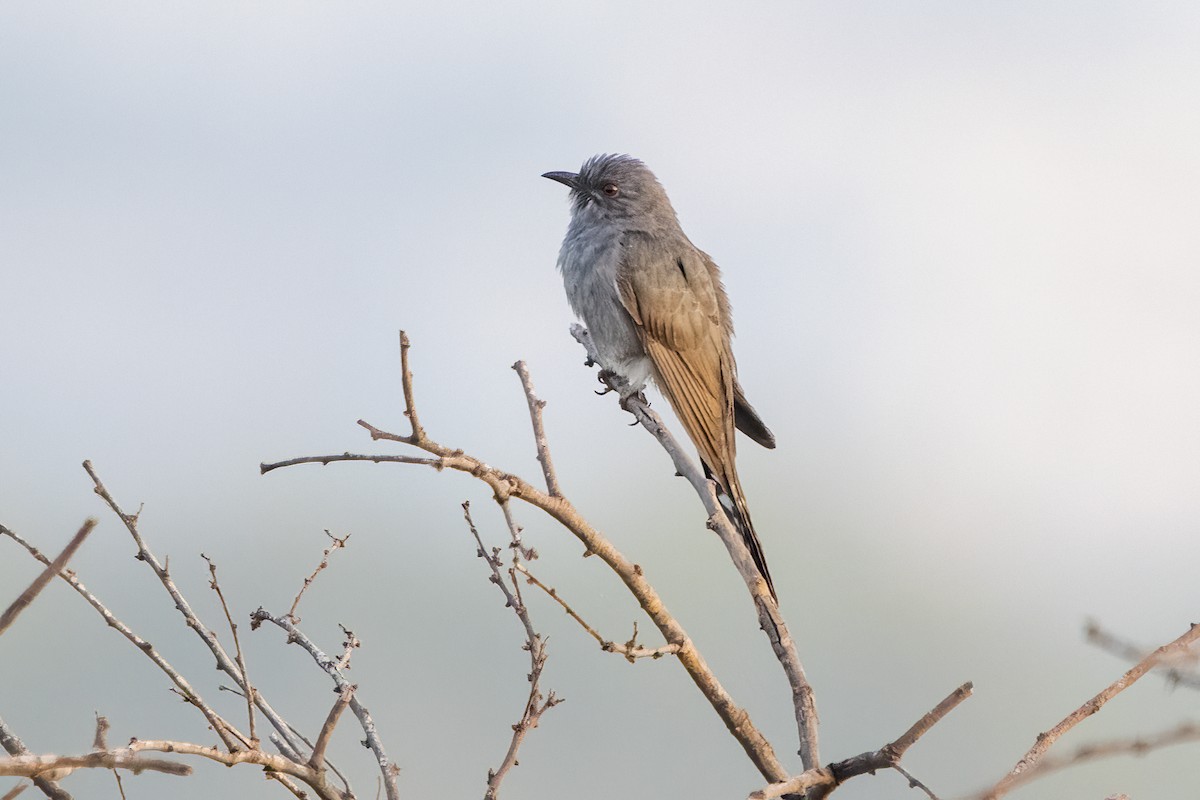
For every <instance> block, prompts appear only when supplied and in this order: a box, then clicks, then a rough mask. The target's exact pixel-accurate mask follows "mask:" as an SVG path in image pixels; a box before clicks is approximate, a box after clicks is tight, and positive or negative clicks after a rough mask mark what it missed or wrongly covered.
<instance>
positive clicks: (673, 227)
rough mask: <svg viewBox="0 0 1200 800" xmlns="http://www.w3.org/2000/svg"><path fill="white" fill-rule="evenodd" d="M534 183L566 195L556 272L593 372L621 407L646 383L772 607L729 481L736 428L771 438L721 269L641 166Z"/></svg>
mask: <svg viewBox="0 0 1200 800" xmlns="http://www.w3.org/2000/svg"><path fill="white" fill-rule="evenodd" d="M542 177H543V178H549V179H550V180H553V181H557V182H559V183H561V184H564V185H566V186H567V187H568V188H570V190H571V192H570V201H571V220H570V223H569V225H568V226H567V233H566V236H565V237H564V239H563V243H562V248H561V249H560V250H559V255H558V269H559V271H560V272H561V273H562V278H563V284H564V286H565V288H566V292H567V300H568V302H569V303H570V306H571V309H572V310H573V311H574V312H575V314H576V315H577V316H578V317H579V318H580V319H582V320H583V323H584V325H586V326H587V328H588V331H589V333H590V335H591V339H592V342H593V344H594V345H595V349H596V353H597V355H598V357H599V361H600V366H601V368H602V369H604V370H607V371H608V372H610V373H613V374H615V375H617V376H619V377H620V378H621V379H622V380H623V381H624V382H625V384H626V389H623V390H622V394H623V398H622V399H623V400H624V399H626V398H628V397H629V396H632V395H634V394H636V393H638V392H641V391H642V390H643V389H644V388H645V386H646V385H647V383H648V382H649V381H653V382H654V384H655V385H657V386H658V388H659V390H660V391H661V392H662V394H663V396H664V397H666V399H667V402H669V403H670V404H671V407H672V408H673V409H674V411H675V415H676V416H677V417H678V418H679V421H680V423H681V424H682V425H683V428H684V430H685V431H686V432H687V434H688V437H689V438H690V439H691V440H692V443H693V444H694V445H695V446H696V449H697V450H698V451H699V454H700V460H701V462H702V463H703V465H704V471H705V475H706V476H707V477H708V478H710V479H712V480H714V481H716V483H717V485H718V486H719V487H720V492H719V493H718V495H719V497H720V499H721V504H722V507H723V508H724V509H725V510H726V512H727V514H728V516H729V518H730V520H731V521H732V522H733V524H734V526H735V527H736V528H737V529H738V532H739V533H740V534H741V536H742V540H743V541H744V542H745V544H746V547H747V549H748V550H749V551H750V556H751V558H752V559H753V560H754V564H755V566H756V567H757V568H758V572H759V574H760V575H762V578H763V580H764V581H765V582H766V585H767V588H768V589H769V590H770V592H771V597H772V598H774V599H775V601H776V602H778V595H777V594H776V592H775V584H774V581H772V579H771V573H770V571H769V570H768V568H767V560H766V556H765V555H764V554H763V549H762V544H761V543H760V542H759V539H758V535H757V534H756V533H755V530H754V524H753V523H752V522H751V520H750V509H749V507H748V505H747V503H746V495H745V492H744V491H743V490H742V484H741V481H740V480H739V479H738V473H737V465H736V463H735V459H736V456H737V443H736V441H735V439H734V429H735V428H736V429H737V430H740V431H741V432H742V433H744V434H745V435H747V436H748V437H750V439H752V440H753V441H755V442H757V443H758V444H760V445H762V446H763V447H766V448H769V449H774V448H775V435H774V434H773V433H771V431H770V429H769V428H768V427H767V426H766V425H765V424H764V423H763V421H762V419H761V418H760V417H759V415H758V412H756V411H755V410H754V407H753V406H752V405H750V402H749V401H748V400H747V399H746V395H745V392H743V390H742V387H741V384H740V383H739V382H738V377H737V363H736V361H735V360H734V357H733V348H732V342H731V339H732V337H733V321H732V319H731V316H730V307H729V298H728V296H727V295H726V293H725V287H724V285H723V284H722V283H721V271H720V269H718V267H717V265H716V263H715V262H714V261H713V260H712V258H710V257H709V256H708V254H707V253H705V252H704V251H703V250H700V249H699V248H698V247H696V246H695V245H694V244H692V242H691V240H690V239H688V237H687V235H686V234H685V233H684V232H683V228H682V227H680V224H679V219H678V217H677V216H676V213H675V209H674V207H673V206H672V205H671V201H670V200H669V199H668V198H667V193H666V190H665V189H663V186H662V184H661V183H659V181H658V178H656V177H655V176H654V173H653V172H651V171H650V169H649V168H648V167H647V166H646V165H645V164H644V163H642V162H641V161H640V160H638V159H636V158H634V157H632V156H629V155H619V154H601V155H596V156H593V157H592V158H589V159H588V160H587V161H585V162H584V164H583V166H582V167H581V168H580V169H579V172H547V173H544V174H543V175H542Z"/></svg>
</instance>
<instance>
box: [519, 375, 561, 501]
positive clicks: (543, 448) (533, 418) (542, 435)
mask: <svg viewBox="0 0 1200 800" xmlns="http://www.w3.org/2000/svg"><path fill="white" fill-rule="evenodd" d="M513 369H515V370H516V371H517V374H518V375H520V376H521V386H523V387H524V388H525V399H526V400H527V401H528V403H529V420H530V422H532V423H533V439H534V442H535V443H536V444H537V460H538V462H539V463H540V464H541V465H542V474H543V475H544V476H545V478H546V491H548V492H549V493H550V496H551V497H562V489H561V488H559V485H558V476H557V475H555V474H554V462H553V461H551V459H550V445H549V444H548V443H547V441H546V428H545V425H543V423H542V409H543V408H545V407H546V401H545V400H541V399H539V398H538V396H537V394H536V393H535V392H534V391H533V380H532V378H530V377H529V368H528V367H526V366H525V362H524V361H518V362H517V363H515V364H513Z"/></svg>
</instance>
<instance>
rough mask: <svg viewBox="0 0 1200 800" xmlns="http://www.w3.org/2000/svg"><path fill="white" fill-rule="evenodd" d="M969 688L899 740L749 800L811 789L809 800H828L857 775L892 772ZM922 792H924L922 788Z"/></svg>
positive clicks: (807, 772)
mask: <svg viewBox="0 0 1200 800" xmlns="http://www.w3.org/2000/svg"><path fill="white" fill-rule="evenodd" d="M972 688H973V687H972V686H971V684H970V683H964V684H963V685H962V686H960V687H958V688H957V689H955V690H954V691H953V692H951V693H950V694H949V695H947V696H946V698H945V699H944V700H942V702H940V703H938V704H937V705H936V706H934V707H933V708H932V709H931V710H930V711H928V712H927V713H926V714H925V715H924V716H922V717H921V718H920V719H919V720H917V721H916V722H915V723H914V724H913V726H912V727H911V728H909V729H908V730H907V731H905V732H904V733H903V734H901V735H900V736H899V738H897V739H896V740H895V741H893V742H890V743H888V744H885V745H884V746H883V747H881V748H879V749H878V750H874V751H870V752H866V753H860V754H859V755H857V756H854V757H853V758H847V759H846V760H844V761H839V762H837V763H836V764H830V765H829V766H828V767H814V768H811V769H808V770H805V771H804V772H803V773H801V774H800V775H797V776H796V777H794V778H791V779H789V780H787V781H783V782H779V783H773V784H771V785H770V786H767V787H765V788H763V789H759V790H758V791H757V792H753V793H751V795H750V800H768V799H769V798H774V797H783V796H784V795H791V794H802V793H804V792H808V791H810V790H814V789H815V790H816V791H815V792H814V793H812V794H810V795H809V797H810V798H812V800H819V798H824V797H826V796H828V795H829V794H830V793H831V792H832V791H833V790H834V789H836V788H837V787H838V786H839V785H841V784H843V783H845V782H846V781H848V780H849V779H850V778H853V777H855V776H857V775H863V774H865V773H873V772H875V771H876V770H880V769H888V768H895V767H896V766H897V765H899V763H900V760H901V759H902V758H904V754H905V752H907V751H908V748H910V747H912V746H913V744H915V743H916V741H917V740H918V739H920V738H921V737H922V736H924V735H925V734H926V733H927V732H928V731H929V729H930V728H932V727H933V726H934V725H936V724H937V723H938V722H940V721H941V720H942V719H944V718H945V716H946V715H947V714H949V713H950V712H951V711H953V710H954V709H955V708H957V707H958V705H959V703H961V702H962V701H964V700H966V699H967V698H968V697H970V696H971V691H972ZM902 772H903V771H902ZM903 774H904V776H905V777H907V778H908V779H909V780H910V781H914V780H915V779H914V778H913V777H912V776H911V775H909V774H908V773H907V772H903ZM922 788H924V785H923V784H922ZM925 791H926V793H928V794H930V795H931V796H932V792H929V790H928V789H925Z"/></svg>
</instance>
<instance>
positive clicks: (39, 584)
mask: <svg viewBox="0 0 1200 800" xmlns="http://www.w3.org/2000/svg"><path fill="white" fill-rule="evenodd" d="M95 527H96V520H95V519H94V518H91V517H89V518H88V519H87V520H85V521H84V523H83V527H81V528H80V529H79V532H78V533H76V534H75V535H74V536H73V537H71V541H70V542H68V543H67V546H66V547H64V548H63V550H62V552H61V553H59V554H58V557H57V558H55V559H54V561H52V562H51V563H50V564H49V565H47V567H46V568H45V569H44V570H42V574H41V575H38V576H37V577H36V578H34V580H33V583H31V584H29V588H28V589H26V590H25V591H23V592H21V596H20V597H18V598H17V599H16V600H14V601H13V602H12V605H10V606H9V607H8V608H6V609H5V610H4V613H3V614H0V636H3V635H4V632H5V631H6V630H8V626H10V625H12V624H13V622H14V621H16V619H17V615H19V614H20V613H21V612H22V611H24V610H25V609H26V608H28V607H29V604H30V603H32V602H33V600H34V598H35V597H37V596H38V594H39V593H40V592H41V591H42V589H45V588H46V585H47V584H48V583H50V581H51V580H53V579H54V576H55V575H57V574H58V573H59V572H61V571H62V569H63V567H65V566H66V565H67V562H68V561H70V560H71V556H73V555H75V551H76V550H78V549H79V546H80V545H81V544H83V540H84V539H86V538H87V537H88V534H89V533H91V532H92V528H95ZM0 529H3V530H8V529H7V528H4V527H3V526H2V525H0Z"/></svg>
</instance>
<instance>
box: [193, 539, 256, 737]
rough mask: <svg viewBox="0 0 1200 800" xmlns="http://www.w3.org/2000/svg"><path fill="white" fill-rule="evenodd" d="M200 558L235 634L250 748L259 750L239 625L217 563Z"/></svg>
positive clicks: (202, 555) (230, 627) (234, 643)
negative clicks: (247, 719) (231, 608)
mask: <svg viewBox="0 0 1200 800" xmlns="http://www.w3.org/2000/svg"><path fill="white" fill-rule="evenodd" d="M200 557H201V558H203V559H204V560H205V561H207V562H208V574H209V575H210V576H211V578H212V580H210V581H209V583H208V586H209V588H210V589H212V590H213V591H214V592H216V593H217V599H218V600H220V601H221V610H222V611H224V612H225V621H226V622H227V623H228V624H229V632H230V633H231V634H233V650H234V654H235V657H236V658H237V665H238V671H239V672H241V673H242V681H241V683H242V686H243V687H245V695H244V696H245V698H246V715H247V716H248V717H249V718H250V747H251V749H254V750H257V749H258V748H259V741H258V732H257V731H256V730H255V726H254V695H255V691H254V684H252V683H251V682H250V673H249V672H248V671H247V670H246V657H245V656H244V655H243V654H242V643H241V642H240V641H239V640H238V632H237V631H238V629H237V623H235V622H234V621H233V615H232V614H230V613H229V604H228V603H226V602H225V593H224V592H222V591H221V582H220V581H218V580H217V565H216V563H214V562H213V560H212V559H211V558H209V557H208V556H206V555H204V553H201V554H200Z"/></svg>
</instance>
